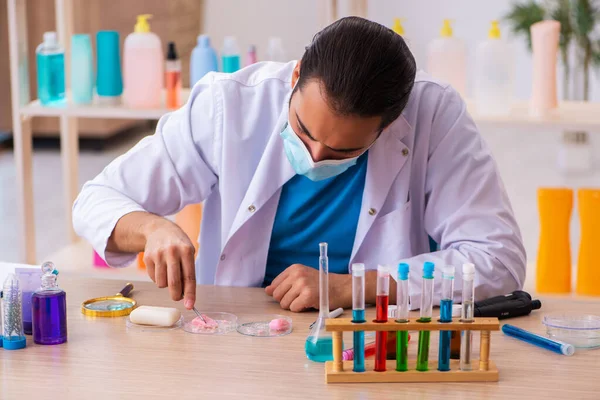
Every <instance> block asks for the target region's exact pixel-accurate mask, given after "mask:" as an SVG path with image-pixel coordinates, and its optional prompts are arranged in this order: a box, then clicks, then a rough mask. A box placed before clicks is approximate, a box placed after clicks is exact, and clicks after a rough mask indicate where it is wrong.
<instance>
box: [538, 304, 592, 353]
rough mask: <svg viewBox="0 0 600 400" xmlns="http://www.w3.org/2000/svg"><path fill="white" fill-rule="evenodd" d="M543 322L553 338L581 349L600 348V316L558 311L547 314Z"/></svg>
mask: <svg viewBox="0 0 600 400" xmlns="http://www.w3.org/2000/svg"><path fill="white" fill-rule="evenodd" d="M542 322H543V324H544V325H546V333H547V334H548V336H549V337H550V338H552V339H556V340H560V341H563V342H566V343H569V344H572V345H573V346H575V347H577V348H581V349H594V348H600V316H597V315H590V314H573V313H556V314H548V315H545V316H544V319H543V321H542Z"/></svg>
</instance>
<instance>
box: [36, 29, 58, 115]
mask: <svg viewBox="0 0 600 400" xmlns="http://www.w3.org/2000/svg"><path fill="white" fill-rule="evenodd" d="M35 54H36V57H35V58H36V68H37V92H38V93H37V95H38V98H39V99H40V102H41V103H42V104H43V105H52V104H56V103H62V102H63V101H64V100H65V49H64V48H63V47H62V46H61V45H60V44H59V43H58V39H57V37H56V32H46V33H44V41H43V42H42V43H41V44H40V45H39V46H38V47H37V48H36V49H35Z"/></svg>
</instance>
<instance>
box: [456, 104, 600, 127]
mask: <svg viewBox="0 0 600 400" xmlns="http://www.w3.org/2000/svg"><path fill="white" fill-rule="evenodd" d="M467 107H468V110H469V113H470V114H471V116H472V117H473V119H474V120H475V122H476V123H477V125H478V126H479V127H480V128H481V127H483V126H485V127H487V126H497V127H511V128H517V127H520V128H522V127H525V128H535V129H540V128H541V129H549V130H591V131H600V103H589V102H576V101H565V102H561V103H560V104H559V106H558V108H557V109H555V110H552V111H551V112H550V113H548V115H545V116H543V117H536V116H533V115H531V114H530V111H529V103H528V102H526V101H520V102H516V103H515V104H514V105H513V107H512V109H511V112H510V114H509V115H506V116H482V115H478V114H477V110H476V107H475V106H474V103H473V101H471V100H467Z"/></svg>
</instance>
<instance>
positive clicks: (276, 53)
mask: <svg viewBox="0 0 600 400" xmlns="http://www.w3.org/2000/svg"><path fill="white" fill-rule="evenodd" d="M266 59H267V61H277V62H286V61H289V60H288V59H287V57H286V55H285V51H284V50H283V40H281V38H280V37H270V38H269V42H268V45H267V58H266Z"/></svg>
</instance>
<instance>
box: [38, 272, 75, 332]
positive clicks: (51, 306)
mask: <svg viewBox="0 0 600 400" xmlns="http://www.w3.org/2000/svg"><path fill="white" fill-rule="evenodd" d="M42 272H43V273H44V275H43V276H42V286H41V287H40V288H39V289H38V290H36V291H35V292H34V293H33V296H31V314H32V316H33V341H34V342H35V343H37V344H61V343H65V342H66V341H67V294H66V293H65V291H64V290H62V289H61V288H59V287H58V284H57V283H56V277H57V275H58V271H57V270H56V268H54V264H53V263H51V262H45V263H44V264H42Z"/></svg>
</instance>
